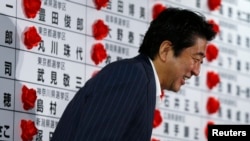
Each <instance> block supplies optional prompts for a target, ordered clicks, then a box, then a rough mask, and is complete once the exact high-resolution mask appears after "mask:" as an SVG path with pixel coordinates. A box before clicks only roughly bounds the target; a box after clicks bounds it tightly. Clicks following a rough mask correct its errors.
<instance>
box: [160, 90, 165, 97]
mask: <svg viewBox="0 0 250 141" xmlns="http://www.w3.org/2000/svg"><path fill="white" fill-rule="evenodd" d="M164 96H165V93H164V90H161V95H160V98H161V99H163V98H164Z"/></svg>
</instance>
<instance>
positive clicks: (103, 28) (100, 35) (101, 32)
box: [92, 19, 109, 40]
mask: <svg viewBox="0 0 250 141" xmlns="http://www.w3.org/2000/svg"><path fill="white" fill-rule="evenodd" d="M92 28H93V30H92V32H93V36H94V38H95V39H96V40H102V39H104V38H105V37H107V35H108V33H109V27H108V26H107V25H106V24H104V22H103V20H100V19H99V20H97V21H95V23H94V24H93V27H92Z"/></svg>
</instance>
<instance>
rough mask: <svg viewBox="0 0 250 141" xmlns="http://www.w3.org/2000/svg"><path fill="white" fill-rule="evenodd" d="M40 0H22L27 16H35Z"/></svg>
mask: <svg viewBox="0 0 250 141" xmlns="http://www.w3.org/2000/svg"><path fill="white" fill-rule="evenodd" d="M41 4H42V2H41V0H23V8H24V13H25V15H26V16H27V18H35V17H36V14H37V13H38V11H39V10H40V9H41Z"/></svg>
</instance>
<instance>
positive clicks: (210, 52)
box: [206, 44, 219, 62]
mask: <svg viewBox="0 0 250 141" xmlns="http://www.w3.org/2000/svg"><path fill="white" fill-rule="evenodd" d="M218 54H219V50H218V48H217V47H216V46H215V45H213V44H209V45H207V50H206V59H207V61H208V62H211V61H213V60H214V59H216V58H217V57H218Z"/></svg>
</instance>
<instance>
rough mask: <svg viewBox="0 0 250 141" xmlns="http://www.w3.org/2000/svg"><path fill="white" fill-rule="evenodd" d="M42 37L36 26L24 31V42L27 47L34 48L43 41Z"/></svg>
mask: <svg viewBox="0 0 250 141" xmlns="http://www.w3.org/2000/svg"><path fill="white" fill-rule="evenodd" d="M41 40H42V38H41V37H40V35H39V34H38V33H37V30H36V28H35V27H34V26H32V27H29V28H28V29H27V31H26V32H25V33H24V44H25V46H26V48H27V49H32V48H33V47H35V46H38V44H39V43H40V42H41Z"/></svg>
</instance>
